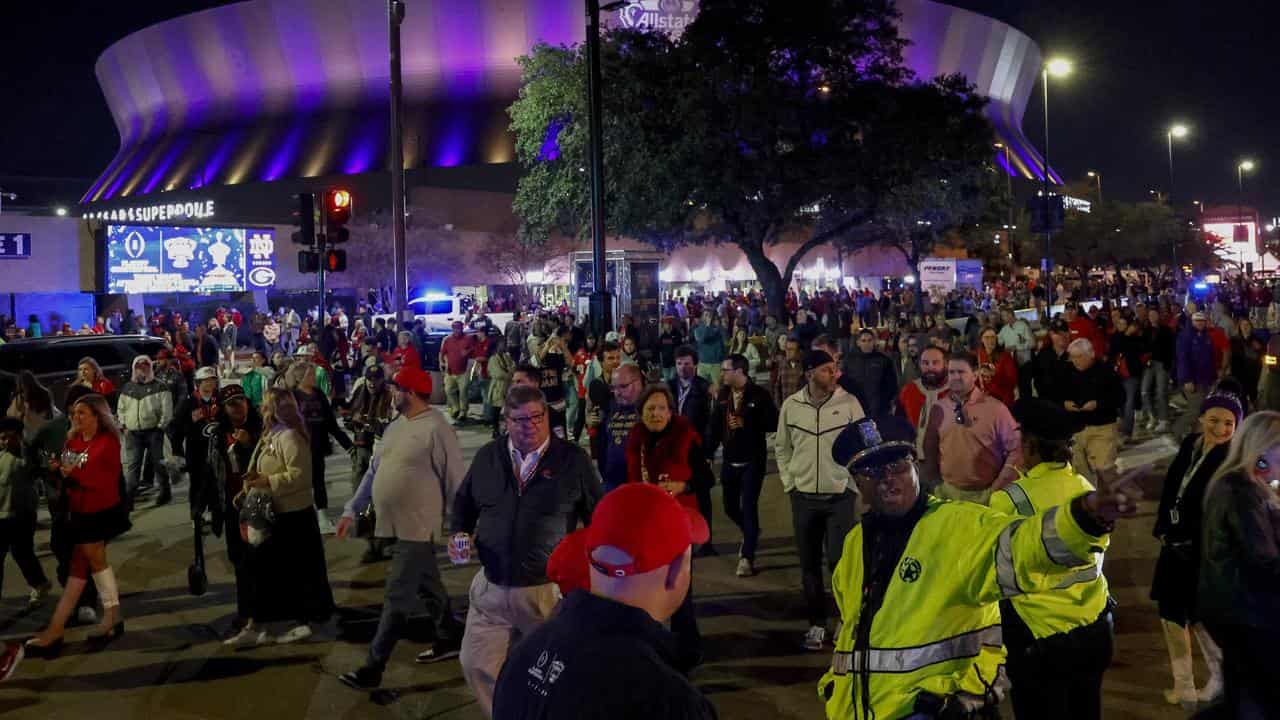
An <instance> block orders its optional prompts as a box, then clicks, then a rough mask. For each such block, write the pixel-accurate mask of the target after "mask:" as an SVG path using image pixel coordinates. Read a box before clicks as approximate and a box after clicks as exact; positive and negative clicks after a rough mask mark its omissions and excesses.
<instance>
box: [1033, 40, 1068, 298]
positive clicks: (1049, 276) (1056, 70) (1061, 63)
mask: <svg viewBox="0 0 1280 720" xmlns="http://www.w3.org/2000/svg"><path fill="white" fill-rule="evenodd" d="M1040 72H1041V80H1042V81H1043V83H1044V173H1043V175H1044V178H1043V179H1044V186H1043V190H1042V191H1041V192H1042V193H1043V195H1044V260H1042V261H1041V270H1042V272H1044V273H1045V275H1046V277H1045V281H1046V287H1045V297H1046V298H1047V299H1048V306H1047V309H1046V311H1045V319H1046V320H1049V319H1052V318H1053V232H1052V228H1051V218H1050V214H1049V207H1050V204H1049V172H1050V170H1049V75H1054V76H1055V77H1066V76H1067V75H1070V74H1071V61H1070V60H1065V59H1063V58H1054V59H1051V60H1049V62H1047V63H1045V64H1044V67H1043V68H1042V69H1041V71H1040Z"/></svg>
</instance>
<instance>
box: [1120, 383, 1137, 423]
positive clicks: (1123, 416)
mask: <svg viewBox="0 0 1280 720" xmlns="http://www.w3.org/2000/svg"><path fill="white" fill-rule="evenodd" d="M1141 382H1142V381H1141V379H1140V378H1136V377H1133V376H1132V375H1131V376H1129V377H1127V378H1124V379H1123V380H1121V381H1120V384H1121V385H1122V386H1123V387H1124V406H1123V407H1121V409H1120V434H1121V435H1132V434H1133V414H1134V411H1135V410H1137V404H1138V386H1139V385H1140V384H1141Z"/></svg>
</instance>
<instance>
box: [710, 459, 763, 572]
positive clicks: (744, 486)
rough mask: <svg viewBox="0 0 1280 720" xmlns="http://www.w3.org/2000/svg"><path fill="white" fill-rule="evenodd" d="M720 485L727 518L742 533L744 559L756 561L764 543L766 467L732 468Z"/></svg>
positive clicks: (727, 467) (724, 471) (727, 466)
mask: <svg viewBox="0 0 1280 720" xmlns="http://www.w3.org/2000/svg"><path fill="white" fill-rule="evenodd" d="M720 485H721V487H723V488H724V514H725V515H728V516H729V519H730V520H732V521H733V524H734V525H737V526H738V529H740V530H742V552H741V553H739V554H740V555H741V556H742V557H744V558H746V559H748V560H755V559H756V544H757V543H759V542H760V490H761V488H762V487H763V485H764V467H763V466H761V465H760V464H757V463H747V464H746V465H744V466H742V467H734V466H733V465H730V464H727V463H726V464H725V466H724V467H723V468H722V469H721V471H720Z"/></svg>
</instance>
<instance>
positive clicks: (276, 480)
mask: <svg viewBox="0 0 1280 720" xmlns="http://www.w3.org/2000/svg"><path fill="white" fill-rule="evenodd" d="M262 427H263V432H262V439H261V440H259V441H258V446H257V447H256V448H255V449H254V451H253V456H252V457H251V458H250V460H249V472H248V474H247V475H246V476H245V479H244V482H245V486H246V487H247V488H256V489H259V490H264V491H266V492H269V493H270V494H271V508H272V510H273V511H274V513H275V520H274V522H273V524H272V526H271V532H270V535H268V537H267V539H266V540H265V541H264V542H263V543H262V544H261V545H258V546H255V547H253V548H251V549H250V552H249V557H248V569H249V573H250V576H251V577H252V583H253V587H254V588H255V593H254V602H253V607H252V617H250V618H248V622H247V623H246V624H245V626H244V629H243V630H241V631H240V632H239V633H238V634H237V635H236V636H234V637H232V638H231V639H230V640H227V641H226V644H228V645H238V644H241V643H246V642H249V641H253V642H256V643H257V644H258V645H263V644H267V643H271V642H275V643H280V644H287V643H294V642H298V641H300V640H305V639H307V638H309V637H311V624H312V623H318V622H325V621H326V620H328V619H329V616H330V615H331V614H332V613H333V591H332V590H331V589H330V587H329V574H328V570H327V569H326V568H325V559H324V542H323V541H322V539H321V537H320V526H319V525H318V523H317V521H316V512H315V509H314V501H313V497H312V489H311V449H310V438H309V436H308V433H307V426H306V423H304V422H303V420H302V415H300V414H299V413H298V404H297V402H296V401H295V400H294V398H293V393H291V392H289V391H288V390H284V389H281V388H270V389H269V390H267V391H266V394H265V395H264V396H263V400H262ZM272 623H289V624H290V625H291V626H292V627H290V628H289V630H288V631H286V632H285V633H284V634H282V635H279V636H278V637H275V636H273V635H272V634H271V632H270V630H269V627H270V625H271V624H272Z"/></svg>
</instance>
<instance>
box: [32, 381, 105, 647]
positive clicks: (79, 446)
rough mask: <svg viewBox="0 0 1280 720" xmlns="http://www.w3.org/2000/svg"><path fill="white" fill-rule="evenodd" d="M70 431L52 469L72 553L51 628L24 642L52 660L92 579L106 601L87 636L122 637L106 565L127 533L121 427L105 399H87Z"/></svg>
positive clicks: (101, 640)
mask: <svg viewBox="0 0 1280 720" xmlns="http://www.w3.org/2000/svg"><path fill="white" fill-rule="evenodd" d="M70 417H71V432H70V433H68V435H67V442H66V444H65V445H64V446H63V451H62V454H61V456H59V457H58V459H56V460H54V461H52V462H51V463H50V464H49V467H50V469H51V470H53V471H55V472H58V473H60V474H61V475H62V478H63V479H62V483H63V486H64V492H65V493H66V495H67V508H68V510H69V516H68V519H67V534H68V536H69V538H70V540H71V543H72V544H73V546H74V548H73V549H72V551H71V571H70V577H68V578H67V583H66V589H65V590H64V591H63V593H62V597H60V598H59V599H58V606H57V608H55V609H54V611H53V617H52V618H51V619H50V620H49V626H48V627H46V628H45V629H44V630H43V631H41V632H40V633H39V634H38V635H36V636H35V637H33V638H31V639H30V640H28V641H27V643H26V650H27V654H28V655H31V656H35V657H54V656H56V655H57V654H58V653H59V652H60V651H61V650H62V635H63V632H64V631H65V630H66V625H67V619H68V618H70V617H71V613H72V612H73V611H74V610H75V609H76V603H77V601H79V599H80V594H81V593H82V592H84V589H85V586H86V585H88V583H89V577H90V575H91V574H92V576H93V584H94V586H95V587H96V588H97V589H98V597H99V598H101V600H102V612H103V615H102V623H101V624H100V625H99V627H98V629H97V630H96V631H95V632H93V633H91V634H90V635H89V641H90V643H91V644H94V645H98V646H103V645H105V644H107V643H109V642H111V641H112V640H115V639H116V638H118V637H120V636H121V635H122V634H124V621H123V620H121V619H120V590H119V588H118V587H117V585H116V576H115V573H114V572H112V570H111V566H110V565H108V564H107V542H108V541H110V540H112V539H114V538H116V537H118V536H119V535H120V534H121V533H124V532H125V531H127V530H128V529H129V527H130V524H129V511H128V509H127V508H126V507H125V505H124V502H123V497H122V496H121V493H120V478H121V471H122V468H121V464H120V427H119V425H118V424H117V423H116V419H115V418H114V417H113V416H112V415H111V408H110V407H109V406H108V405H107V400H106V398H104V397H102V396H101V395H97V394H89V395H85V396H84V397H82V398H80V399H79V400H77V401H76V402H75V404H73V405H72V406H71V408H70Z"/></svg>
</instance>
